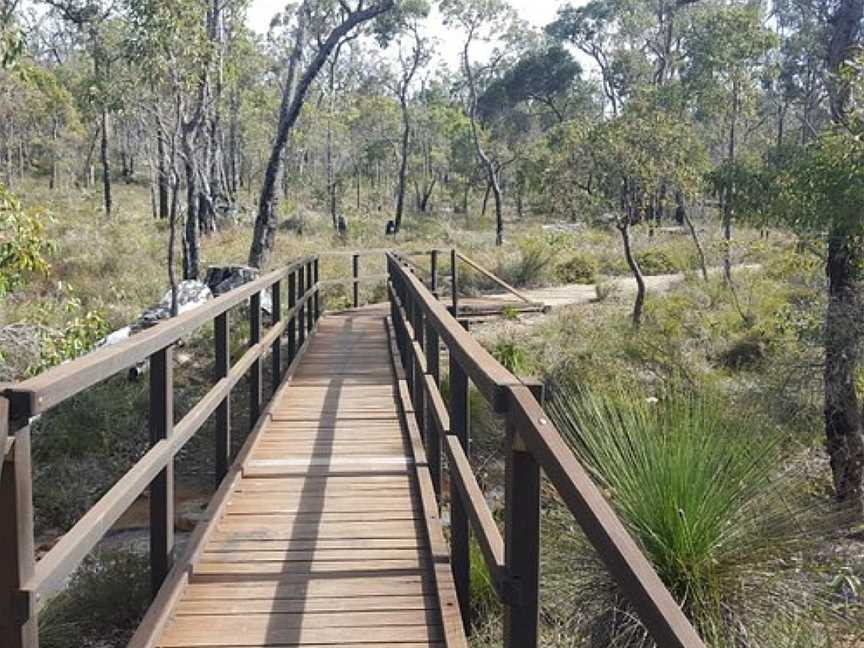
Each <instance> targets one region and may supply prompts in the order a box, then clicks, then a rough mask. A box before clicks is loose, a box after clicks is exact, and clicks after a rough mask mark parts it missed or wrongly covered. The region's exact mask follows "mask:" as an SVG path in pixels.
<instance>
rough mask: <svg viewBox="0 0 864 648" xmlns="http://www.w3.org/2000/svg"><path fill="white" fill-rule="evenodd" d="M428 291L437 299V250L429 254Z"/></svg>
mask: <svg viewBox="0 0 864 648" xmlns="http://www.w3.org/2000/svg"><path fill="white" fill-rule="evenodd" d="M429 275H430V277H431V278H430V279H429V291H430V292H431V293H432V294H433V295H435V299H438V250H432V251H431V252H429Z"/></svg>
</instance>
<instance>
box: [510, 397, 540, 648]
mask: <svg viewBox="0 0 864 648" xmlns="http://www.w3.org/2000/svg"><path fill="white" fill-rule="evenodd" d="M528 386H529V388H530V389H531V391H532V392H533V393H534V396H535V398H537V400H538V401H540V403H541V404H542V402H543V385H542V384H533V385H528ZM506 442H507V451H506V452H507V456H506V465H505V477H504V510H505V516H506V519H505V522H504V541H505V556H504V559H505V564H506V567H507V575H508V576H509V578H510V579H511V583H512V585H513V587H512V588H511V590H510V596H511V597H512V598H511V600H509V601H505V604H504V648H536V646H537V644H538V630H539V617H538V615H539V589H540V466H539V465H538V464H537V461H536V460H535V459H534V456H533V455H532V454H531V453H530V452H528V451H527V449H526V448H525V446H524V444H523V443H522V440H521V439H520V438H519V430H517V429H516V428H515V425H514V417H513V415H512V414H508V415H507V440H506Z"/></svg>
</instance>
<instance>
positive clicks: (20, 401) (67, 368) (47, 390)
mask: <svg viewBox="0 0 864 648" xmlns="http://www.w3.org/2000/svg"><path fill="white" fill-rule="evenodd" d="M311 260H312V257H307V258H304V259H301V260H299V261H297V262H295V263H292V264H291V265H289V266H287V267H286V268H280V269H279V270H274V271H273V272H271V273H269V274H267V275H265V276H263V277H260V278H259V279H256V280H254V281H250V282H249V283H247V284H243V285H242V286H240V287H239V288H235V289H234V290H232V291H230V292H227V293H225V294H224V295H220V296H219V297H217V298H215V299H213V300H212V301H209V302H207V303H205V304H202V305H200V306H197V307H195V308H193V309H191V310H189V311H187V312H185V313H183V314H181V315H178V316H177V317H173V318H171V319H169V320H166V321H164V322H161V323H159V324H157V325H156V326H153V327H152V328H149V329H147V330H146V331H142V332H141V333H138V334H137V335H134V336H132V337H130V338H129V339H128V340H124V341H123V342H120V343H118V344H115V345H112V346H110V347H105V348H103V349H99V350H97V351H93V352H92V353H88V354H87V355H85V356H82V357H81V358H78V359H77V360H73V361H71V362H67V363H66V364H63V365H60V366H58V367H54V368H53V369H50V370H49V371H46V372H45V373H42V374H39V375H38V376H35V377H33V378H30V379H29V380H25V381H23V382H20V383H18V384H16V385H15V386H14V387H11V388H8V389H6V391H5V395H6V397H7V398H8V399H9V402H10V406H11V417H12V419H13V420H16V421H20V420H22V419H28V418H30V417H32V416H35V415H36V414H40V413H42V412H45V411H47V410H48V409H50V408H51V407H53V406H54V405H57V404H58V403H60V402H62V401H64V400H65V399H67V398H69V397H70V396H74V395H75V394H77V393H79V392H81V391H83V390H85V389H87V388H88V387H91V386H93V385H95V384H96V383H99V382H101V381H103V380H105V379H106V378H110V377H111V376H113V375H114V374H116V373H119V372H120V371H123V370H124V369H128V368H129V367H132V366H134V365H136V364H138V363H140V362H143V361H144V360H146V359H147V358H149V357H150V356H151V355H153V354H154V353H156V352H157V351H159V350H161V349H164V348H165V347H168V346H170V345H172V344H174V343H176V342H177V341H178V340H180V339H181V338H183V337H185V336H187V335H189V334H190V333H192V332H193V331H195V330H196V329H197V328H199V327H200V326H201V325H203V324H205V323H207V322H209V321H210V320H212V319H214V318H215V317H217V316H218V315H221V314H222V313H224V312H225V311H227V310H229V309H231V308H233V307H234V306H236V305H238V304H239V303H241V302H243V301H245V300H247V299H249V298H250V297H251V296H252V295H254V294H256V293H260V292H261V291H263V290H266V289H267V288H269V287H271V286H272V285H273V284H274V283H276V282H277V281H280V280H281V279H283V278H285V277H287V276H288V275H289V274H290V273H292V272H294V271H296V270H298V269H299V268H301V267H302V266H304V265H305V264H308V263H309V262H310V261H311Z"/></svg>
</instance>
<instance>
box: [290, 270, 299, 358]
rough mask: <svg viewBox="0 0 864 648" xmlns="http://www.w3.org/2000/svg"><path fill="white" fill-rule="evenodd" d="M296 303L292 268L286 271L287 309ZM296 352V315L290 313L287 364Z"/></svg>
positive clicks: (295, 283) (295, 280) (294, 279)
mask: <svg viewBox="0 0 864 648" xmlns="http://www.w3.org/2000/svg"><path fill="white" fill-rule="evenodd" d="M296 304H297V274H296V273H295V272H294V271H293V270H292V271H291V272H289V273H288V310H289V311H291V310H293V308H294V306H295V305H296ZM296 353H297V317H296V315H291V317H290V318H289V320H288V364H289V365H290V364H291V363H292V362H294V356H295V355H296Z"/></svg>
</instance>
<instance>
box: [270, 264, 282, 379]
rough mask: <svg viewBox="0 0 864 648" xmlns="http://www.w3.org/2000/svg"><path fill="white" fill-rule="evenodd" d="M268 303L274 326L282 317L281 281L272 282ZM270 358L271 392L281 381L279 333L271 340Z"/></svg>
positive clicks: (271, 323) (280, 342)
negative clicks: (269, 302)
mask: <svg viewBox="0 0 864 648" xmlns="http://www.w3.org/2000/svg"><path fill="white" fill-rule="evenodd" d="M271 290H272V294H271V302H272V303H271V305H270V325H271V326H276V325H277V324H279V322H280V320H281V319H282V282H281V281H277V282H275V283H274V284H273V287H272V289H271ZM270 360H271V362H272V369H271V371H272V373H273V393H274V394H275V393H276V390H277V389H278V388H279V383H281V382H282V336H281V335H280V336H279V337H277V338H276V339H275V340H273V345H272V347H271V354H270Z"/></svg>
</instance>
